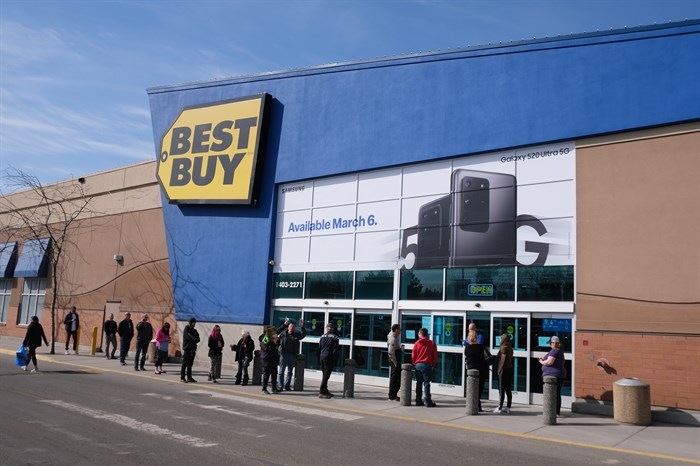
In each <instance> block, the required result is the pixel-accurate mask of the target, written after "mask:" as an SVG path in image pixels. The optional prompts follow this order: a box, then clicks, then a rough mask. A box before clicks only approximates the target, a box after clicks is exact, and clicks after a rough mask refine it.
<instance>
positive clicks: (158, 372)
mask: <svg viewBox="0 0 700 466" xmlns="http://www.w3.org/2000/svg"><path fill="white" fill-rule="evenodd" d="M153 373H154V374H158V375H160V374H162V372H161V371H153Z"/></svg>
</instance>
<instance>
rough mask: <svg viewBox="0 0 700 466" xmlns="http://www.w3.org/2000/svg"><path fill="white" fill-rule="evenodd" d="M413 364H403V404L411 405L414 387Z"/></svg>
mask: <svg viewBox="0 0 700 466" xmlns="http://www.w3.org/2000/svg"><path fill="white" fill-rule="evenodd" d="M412 385H413V364H401V390H399V392H400V393H401V396H400V398H401V405H402V406H411V391H412V389H413V387H412Z"/></svg>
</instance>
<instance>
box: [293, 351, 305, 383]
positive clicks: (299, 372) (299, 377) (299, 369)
mask: <svg viewBox="0 0 700 466" xmlns="http://www.w3.org/2000/svg"><path fill="white" fill-rule="evenodd" d="M305 368H306V358H304V355H303V354H297V362H296V364H295V365H294V391H295V392H302V391H304V369H305Z"/></svg>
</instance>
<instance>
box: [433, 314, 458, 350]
mask: <svg viewBox="0 0 700 466" xmlns="http://www.w3.org/2000/svg"><path fill="white" fill-rule="evenodd" d="M463 325H464V317H462V316H435V334H434V335H433V336H432V339H433V341H434V342H435V344H437V345H448V346H462V332H463V329H462V327H463Z"/></svg>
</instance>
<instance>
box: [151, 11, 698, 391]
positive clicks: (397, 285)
mask: <svg viewBox="0 0 700 466" xmlns="http://www.w3.org/2000/svg"><path fill="white" fill-rule="evenodd" d="M699 34H700V24H699V23H698V22H692V21H691V22H683V23H677V24H674V25H668V26H663V27H661V26H658V27H657V26H654V27H648V28H637V29H632V30H625V31H613V32H610V33H605V34H602V33H601V34H584V35H576V36H570V37H563V38H557V39H547V40H535V41H528V42H522V43H512V44H506V45H499V46H489V47H474V48H468V49H463V50H457V51H450V52H444V53H431V54H419V55H412V56H405V57H395V58H389V59H381V60H372V61H365V62H356V63H347V64H341V65H329V66H323V67H317V68H308V69H303V70H297V71H289V72H279V73H268V74H264V75H259V76H248V77H241V78H235V79H228V80H218V81H212V82H208V83H198V84H193V85H182V86H169V87H162V88H155V89H150V90H149V96H150V100H151V109H152V115H153V124H154V138H155V141H156V146H157V148H158V157H159V166H158V177H159V180H160V182H161V184H162V186H163V200H164V203H163V212H164V219H165V224H166V233H167V240H168V247H169V254H170V263H171V275H172V282H173V293H174V300H175V309H176V315H177V318H178V320H180V321H186V320H187V319H188V318H189V317H191V316H195V317H197V319H198V320H199V321H200V322H210V323H213V322H216V323H219V324H223V325H224V327H226V326H228V327H229V328H235V329H238V328H240V327H242V326H245V327H247V328H250V329H252V331H253V332H257V331H258V330H259V329H260V327H258V326H262V325H266V324H268V323H272V324H275V325H277V324H279V323H280V322H282V321H283V320H284V319H285V318H287V317H289V318H291V319H298V318H303V319H304V321H305V325H306V327H307V329H308V337H307V338H306V339H305V340H304V341H303V345H302V352H303V353H304V354H305V356H306V361H307V368H308V369H309V370H308V371H307V376H308V377H314V376H317V377H320V373H318V372H315V371H316V370H317V369H318V357H317V343H318V338H319V337H320V335H321V334H322V332H323V326H324V322H327V321H332V322H334V323H336V325H337V327H338V331H339V333H340V336H341V341H342V357H341V362H340V363H339V366H338V368H337V370H338V373H337V374H334V376H333V378H334V379H336V380H342V374H341V371H342V361H344V360H345V359H346V358H352V359H354V360H355V361H356V363H357V370H358V382H361V383H371V384H376V385H382V386H386V385H387V376H388V362H387V355H386V335H387V333H388V332H389V328H390V326H391V324H392V323H400V324H401V327H402V340H403V342H404V343H405V345H406V350H407V351H406V357H407V358H408V355H409V353H410V349H411V347H412V344H413V342H414V341H415V339H416V335H417V330H418V329H419V328H420V327H427V328H428V329H429V330H430V332H431V337H432V338H433V339H434V340H435V341H436V343H437V344H438V349H439V352H440V362H439V367H438V371H437V383H436V384H435V385H436V386H435V388H434V390H435V392H436V393H446V394H462V393H463V392H464V383H463V381H464V364H463V348H462V346H461V340H462V339H463V338H465V336H466V328H467V326H468V324H469V323H471V322H474V323H476V324H477V326H478V328H479V331H480V332H481V333H482V334H483V335H484V337H485V341H487V342H489V345H490V347H491V349H492V351H494V352H495V351H496V350H497V348H498V345H499V343H500V342H499V336H500V335H501V334H502V333H509V334H510V335H511V336H512V337H513V341H514V349H515V356H516V378H515V387H514V388H515V391H516V394H515V400H516V401H517V402H521V403H538V402H539V400H540V397H541V393H542V384H541V372H540V367H539V364H537V362H536V360H535V359H536V358H538V357H540V356H541V355H543V354H544V353H545V352H546V351H547V350H548V345H547V344H546V341H547V340H548V339H549V337H550V336H552V335H558V336H559V337H560V338H561V339H562V341H563V349H564V351H565V353H566V359H567V365H568V369H569V370H568V373H569V378H568V381H567V385H566V387H565V393H564V394H565V395H566V398H565V400H566V401H565V404H570V402H571V401H572V400H573V398H574V396H576V395H575V391H576V386H577V383H578V382H577V369H576V367H575V364H573V362H574V361H575V360H576V347H577V346H576V342H575V333H576V332H577V322H576V321H577V316H578V315H579V312H578V309H576V305H575V303H576V301H577V288H578V287H579V286H580V284H579V283H580V281H579V271H578V269H577V267H578V265H577V255H578V257H581V254H586V251H583V250H581V249H580V248H579V247H577V228H578V225H579V224H580V222H581V220H580V219H578V218H577V193H578V192H579V191H577V190H580V186H578V185H577V184H578V183H580V182H581V180H577V173H578V169H577V167H578V166H579V165H580V161H579V160H578V157H579V155H578V152H579V148H580V143H579V141H580V140H581V139H582V138H590V137H593V136H597V135H603V134H611V133H620V132H624V131H632V130H635V129H642V128H650V127H658V126H663V125H673V124H678V123H682V122H687V121H693V120H698V119H700V108H699V105H698V104H697V103H695V104H692V103H690V104H689V102H692V99H689V93H690V94H693V92H695V93H697V89H696V88H697V86H696V85H695V84H694V83H693V82H692V80H691V78H690V77H689V76H690V75H691V74H692V73H689V72H690V70H691V69H692V68H693V67H694V63H695V61H694V59H693V56H692V55H693V53H691V51H692V50H695V47H696V46H697V45H698V36H699ZM661 42H663V44H664V45H663V46H660V45H659V44H660V43H661ZM694 54H695V55H697V51H695V52H694ZM602 62H604V63H605V67H602V66H597V65H596V63H602ZM669 67H673V69H674V72H673V73H657V72H655V71H658V70H667V69H668V68H669ZM630 75H633V76H634V79H633V80H630V79H628V77H629V76H630ZM661 75H662V77H663V79H662V81H661V82H660V81H659V79H660V76H661ZM678 89H683V90H688V92H686V93H685V94H683V93H678V92H675V91H677V90H678ZM659 93H662V94H663V99H659V98H658V97H659ZM583 182H584V184H586V183H588V178H586V179H585V180H583ZM236 337H237V335H236ZM229 338H230V337H229ZM407 360H408V359H407ZM490 387H491V393H490V396H491V398H494V397H495V395H496V393H497V391H496V385H495V384H494V383H492V384H491V385H490Z"/></svg>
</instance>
